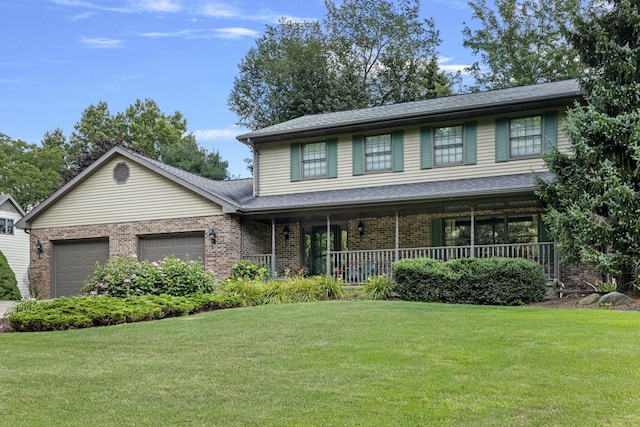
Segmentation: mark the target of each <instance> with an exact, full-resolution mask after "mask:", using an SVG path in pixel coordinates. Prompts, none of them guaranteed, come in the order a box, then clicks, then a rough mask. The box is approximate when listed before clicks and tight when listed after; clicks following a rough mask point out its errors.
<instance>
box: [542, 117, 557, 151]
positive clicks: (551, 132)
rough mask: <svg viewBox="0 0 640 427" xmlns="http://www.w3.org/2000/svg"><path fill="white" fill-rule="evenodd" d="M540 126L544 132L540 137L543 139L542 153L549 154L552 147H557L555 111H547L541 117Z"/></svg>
mask: <svg viewBox="0 0 640 427" xmlns="http://www.w3.org/2000/svg"><path fill="white" fill-rule="evenodd" d="M542 124H543V126H544V130H543V131H542V137H543V138H544V152H545V153H549V152H551V151H552V150H553V147H557V146H558V113H557V112H556V111H547V112H546V113H544V114H543V116H542Z"/></svg>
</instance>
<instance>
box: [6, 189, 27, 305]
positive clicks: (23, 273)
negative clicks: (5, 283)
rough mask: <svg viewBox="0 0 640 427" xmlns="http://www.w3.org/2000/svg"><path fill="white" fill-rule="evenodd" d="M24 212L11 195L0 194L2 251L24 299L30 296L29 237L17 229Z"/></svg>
mask: <svg viewBox="0 0 640 427" xmlns="http://www.w3.org/2000/svg"><path fill="white" fill-rule="evenodd" d="M23 216H24V211H23V210H22V208H21V207H20V205H19V204H18V202H16V201H15V199H14V198H13V197H11V195H9V194H0V251H2V253H3V254H4V256H5V257H6V258H7V262H8V263H9V267H10V268H11V270H13V273H14V274H15V275H16V280H17V281H18V289H20V294H21V295H22V296H23V297H25V298H26V297H28V296H29V236H28V235H27V234H26V233H25V232H24V230H22V229H20V228H18V227H16V224H17V222H18V221H19V220H20V218H22V217H23Z"/></svg>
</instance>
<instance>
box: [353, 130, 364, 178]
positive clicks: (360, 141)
mask: <svg viewBox="0 0 640 427" xmlns="http://www.w3.org/2000/svg"><path fill="white" fill-rule="evenodd" d="M351 150H352V155H353V175H354V176H355V175H362V174H363V173H364V159H363V157H364V137H363V136H362V135H353V137H352V139H351Z"/></svg>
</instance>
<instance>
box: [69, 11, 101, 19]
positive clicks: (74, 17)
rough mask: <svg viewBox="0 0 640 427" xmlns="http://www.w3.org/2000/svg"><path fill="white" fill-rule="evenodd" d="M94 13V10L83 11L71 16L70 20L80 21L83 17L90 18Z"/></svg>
mask: <svg viewBox="0 0 640 427" xmlns="http://www.w3.org/2000/svg"><path fill="white" fill-rule="evenodd" d="M95 14H96V12H84V13H80V14H78V15H75V16H72V17H71V18H70V19H71V20H72V21H81V20H83V19H87V18H91V17H92V16H93V15H95Z"/></svg>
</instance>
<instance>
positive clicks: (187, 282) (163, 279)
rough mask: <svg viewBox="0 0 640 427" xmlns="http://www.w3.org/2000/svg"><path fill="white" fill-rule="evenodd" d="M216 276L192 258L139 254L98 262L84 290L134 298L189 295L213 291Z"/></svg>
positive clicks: (91, 293)
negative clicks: (153, 259)
mask: <svg viewBox="0 0 640 427" xmlns="http://www.w3.org/2000/svg"><path fill="white" fill-rule="evenodd" d="M214 289H215V276H214V274H213V273H212V272H210V271H205V270H204V269H203V268H202V263H200V262H198V261H192V260H190V259H188V258H187V259H184V260H180V259H177V258H174V257H168V258H165V259H163V260H162V261H160V262H149V261H146V260H145V261H138V260H137V259H136V258H135V257H128V258H120V257H116V258H112V259H110V260H109V261H107V262H106V263H105V264H104V265H100V264H98V263H97V264H96V268H95V269H94V271H93V274H92V275H91V276H90V277H89V278H88V279H87V281H86V282H85V286H84V287H83V289H82V291H83V293H84V294H86V295H93V296H112V297H119V298H124V297H130V296H134V295H161V294H166V295H173V296H185V295H192V294H197V293H207V292H213V291H214Z"/></svg>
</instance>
